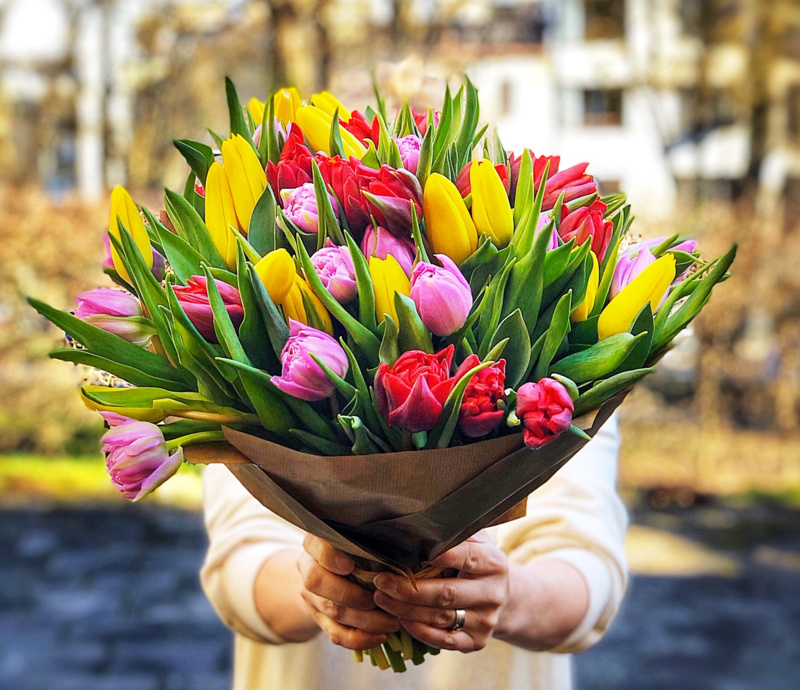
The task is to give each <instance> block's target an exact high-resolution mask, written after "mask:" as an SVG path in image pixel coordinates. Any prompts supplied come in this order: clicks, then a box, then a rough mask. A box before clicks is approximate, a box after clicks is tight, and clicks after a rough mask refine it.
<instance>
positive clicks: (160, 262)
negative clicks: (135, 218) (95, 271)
mask: <svg viewBox="0 0 800 690" xmlns="http://www.w3.org/2000/svg"><path fill="white" fill-rule="evenodd" d="M103 246H104V247H105V250H106V255H105V258H104V259H103V263H102V268H103V271H116V270H117V269H116V268H114V258H113V255H112V254H111V240H110V239H109V238H108V233H106V234H105V235H103ZM150 272H151V273H152V274H153V276H154V277H155V279H156V280H157V281H159V282H161V281H162V280H164V276H165V275H166V274H167V263H166V261H165V260H164V257H163V256H161V254H159V253H158V252H157V251H156V250H155V249H153V266H152V267H151V268H150Z"/></svg>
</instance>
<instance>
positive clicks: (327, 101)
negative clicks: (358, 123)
mask: <svg viewBox="0 0 800 690" xmlns="http://www.w3.org/2000/svg"><path fill="white" fill-rule="evenodd" d="M311 105H313V106H316V107H317V108H319V109H320V110H322V111H323V112H324V113H325V114H326V115H328V116H329V117H330V118H331V119H333V114H334V113H335V112H336V111H337V110H338V111H339V119H340V120H341V121H342V122H348V121H349V120H350V111H349V110H348V109H347V108H345V107H344V106H343V105H342V104H341V103H340V102H339V101H338V100H337V98H336V97H335V96H333V95H332V94H330V93H328V92H327V91H322V92H320V93H315V94H314V95H313V96H312V97H311Z"/></svg>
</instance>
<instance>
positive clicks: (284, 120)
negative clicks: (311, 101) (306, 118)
mask: <svg viewBox="0 0 800 690" xmlns="http://www.w3.org/2000/svg"><path fill="white" fill-rule="evenodd" d="M300 105H301V102H300V94H299V93H297V89H296V88H294V86H290V87H289V88H288V89H280V90H279V91H278V92H276V93H275V119H276V120H277V121H278V122H280V123H281V124H282V125H283V126H284V127H288V126H289V124H290V123H292V122H294V119H295V115H296V114H297V109H298V108H299V107H300Z"/></svg>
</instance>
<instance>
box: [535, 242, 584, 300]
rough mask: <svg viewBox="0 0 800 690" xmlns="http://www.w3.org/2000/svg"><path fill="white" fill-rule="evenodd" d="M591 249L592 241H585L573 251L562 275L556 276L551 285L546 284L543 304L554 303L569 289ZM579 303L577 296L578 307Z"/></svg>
mask: <svg viewBox="0 0 800 690" xmlns="http://www.w3.org/2000/svg"><path fill="white" fill-rule="evenodd" d="M591 249H592V246H591V242H584V243H583V244H582V245H581V246H580V247H579V248H578V249H576V250H575V251H574V252H572V253H571V255H570V259H569V262H568V263H567V266H566V268H565V269H564V271H563V272H562V273H561V275H560V276H559V277H558V278H556V280H555V281H554V282H552V283H550V285H545V288H544V293H543V294H542V306H544V305H550V304H552V303H553V302H554V301H555V300H556V299H558V298H559V297H560V295H561V294H562V293H563V292H564V291H565V290H566V289H568V286H569V285H570V281H572V278H573V276H574V275H575V272H576V271H577V270H578V269H579V268H581V267H582V266H583V265H584V264H585V262H586V259H587V257H588V256H589V252H590V251H591ZM579 304H580V302H578V301H577V296H576V302H575V306H576V307H577V306H578V305H579Z"/></svg>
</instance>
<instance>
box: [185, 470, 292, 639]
mask: <svg viewBox="0 0 800 690" xmlns="http://www.w3.org/2000/svg"><path fill="white" fill-rule="evenodd" d="M203 472H204V474H203V509H204V514H205V522H206V530H207V532H208V538H209V546H208V553H207V554H206V559H205V562H204V563H203V567H202V570H201V572H200V581H201V584H202V586H203V590H204V591H205V593H206V596H207V597H208V599H209V600H210V601H211V604H212V606H213V607H214V609H215V610H216V611H217V614H218V615H219V617H220V618H221V619H222V621H223V622H224V623H225V624H226V625H227V626H228V627H229V628H231V629H232V630H234V631H235V632H237V633H241V634H242V635H245V636H246V637H249V638H250V639H253V640H256V641H258V642H266V643H272V644H280V643H282V642H283V640H282V639H281V638H280V637H279V636H278V635H277V634H275V632H274V631H273V630H271V629H270V628H269V626H267V624H266V623H265V622H264V620H263V619H262V618H261V616H260V615H259V614H258V611H257V609H256V604H255V594H254V592H255V581H256V576H257V575H258V572H259V570H260V569H261V566H262V565H263V564H264V563H265V562H266V561H267V559H268V558H270V557H271V556H273V555H274V554H276V553H278V552H279V551H283V550H285V549H302V548H303V536H304V533H303V532H302V531H301V530H300V529H298V528H297V527H295V526H294V525H292V524H290V523H288V522H286V521H285V520H283V519H282V518H280V517H278V516H277V515H275V514H274V513H272V512H271V511H269V510H268V509H267V508H265V507H264V506H262V505H261V503H259V502H258V501H257V500H256V499H255V498H253V497H252V496H251V495H250V494H249V493H248V492H247V490H246V489H245V488H244V487H243V486H242V485H241V484H240V483H239V482H238V481H237V480H236V478H235V477H234V476H233V475H232V474H231V473H230V472H229V471H228V469H227V468H226V467H225V466H223V465H209V466H208V467H206V468H205V470H204V471H203Z"/></svg>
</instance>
